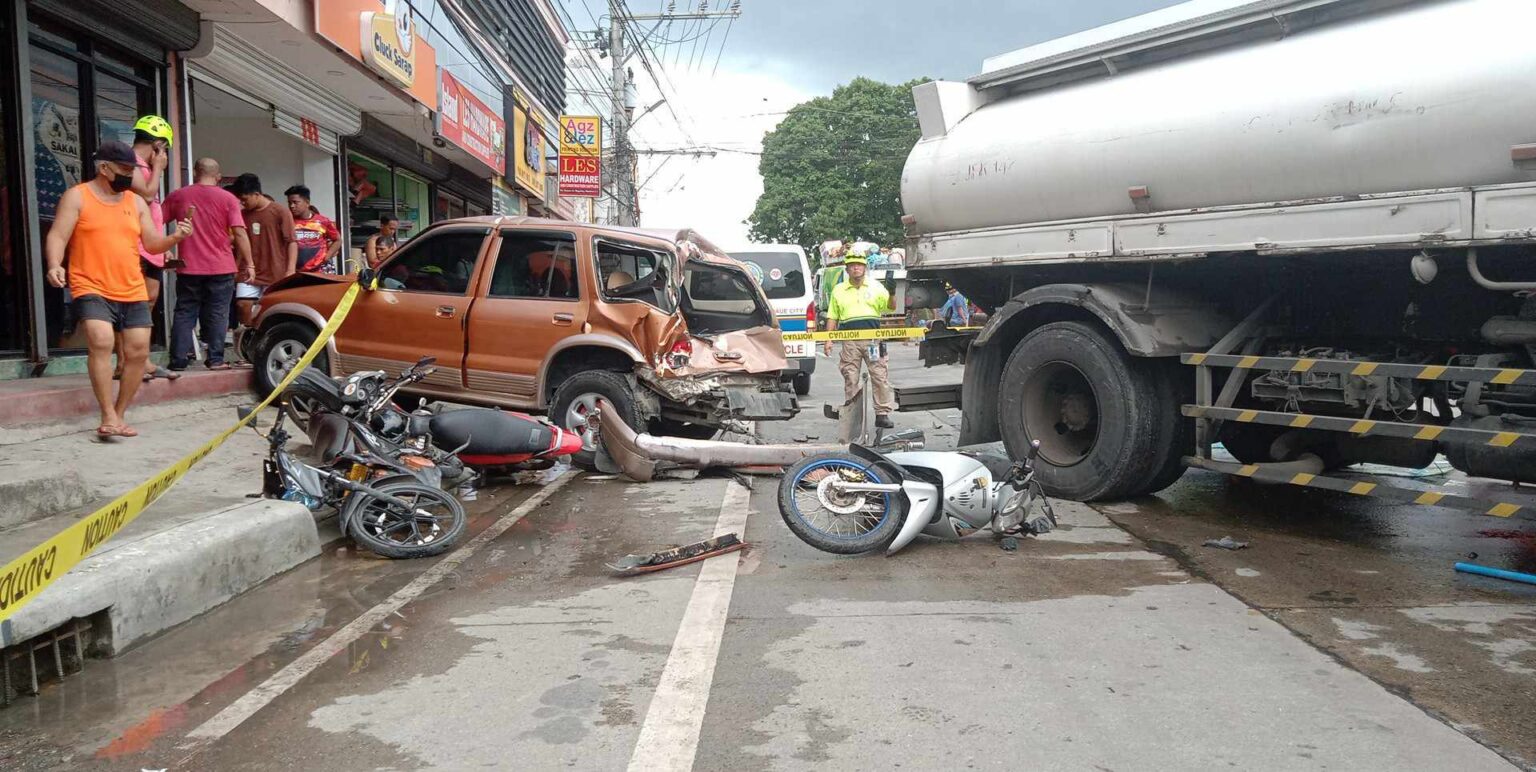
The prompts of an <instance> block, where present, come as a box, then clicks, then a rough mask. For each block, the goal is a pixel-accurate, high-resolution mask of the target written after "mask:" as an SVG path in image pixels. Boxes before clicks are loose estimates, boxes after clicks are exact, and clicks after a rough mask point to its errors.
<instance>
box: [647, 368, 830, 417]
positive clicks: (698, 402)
mask: <svg viewBox="0 0 1536 772" xmlns="http://www.w3.org/2000/svg"><path fill="white" fill-rule="evenodd" d="M636 375H638V376H639V378H640V381H641V382H642V383H644V384H645V385H646V386H647V387H648V388H650V389H651V390H652V391H654V392H656V393H657V394H659V395H661V397H662V398H663V399H664V400H666V404H664V405H663V406H662V412H663V414H664V415H665V414H670V415H671V417H676V418H680V419H682V420H687V421H692V422H702V423H707V424H712V425H718V424H720V423H721V422H724V421H732V420H735V421H784V420H787V419H790V418H794V417H795V414H796V413H799V412H800V403H799V402H798V401H796V400H795V394H794V392H793V391H792V390H791V389H790V388H789V387H787V386H786V385H784V383H783V382H782V381H780V380H779V378H778V376H777V375H776V374H767V375H757V374H746V373H722V374H718V375H695V376H687V377H682V378H661V377H658V376H657V375H655V373H652V372H648V371H647V370H646V369H644V368H637V369H636Z"/></svg>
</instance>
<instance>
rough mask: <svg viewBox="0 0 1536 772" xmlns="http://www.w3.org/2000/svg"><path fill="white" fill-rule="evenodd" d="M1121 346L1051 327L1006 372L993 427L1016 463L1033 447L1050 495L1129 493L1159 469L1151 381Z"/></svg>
mask: <svg viewBox="0 0 1536 772" xmlns="http://www.w3.org/2000/svg"><path fill="white" fill-rule="evenodd" d="M1156 380H1157V379H1155V378H1153V377H1152V376H1151V374H1150V373H1149V372H1148V371H1147V370H1146V369H1145V368H1142V367H1138V366H1137V363H1136V362H1135V361H1134V360H1133V359H1132V358H1131V357H1130V355H1128V354H1126V352H1125V350H1124V349H1122V348H1121V347H1120V345H1119V344H1118V343H1116V342H1115V341H1114V340H1112V339H1111V338H1110V337H1108V336H1107V335H1106V334H1104V333H1103V332H1100V331H1099V330H1098V329H1097V328H1095V327H1093V326H1091V325H1089V324H1085V323H1082V322H1052V323H1050V324H1046V325H1043V326H1041V327H1039V328H1037V329H1036V330H1034V331H1033V332H1031V333H1030V334H1029V335H1027V336H1025V338H1024V339H1023V340H1022V341H1020V342H1019V345H1018V347H1017V348H1015V349H1014V351H1013V354H1012V355H1011V356H1010V357H1009V358H1008V364H1007V365H1005V366H1004V368H1003V377H1002V382H1001V389H1000V392H1001V393H1000V395H999V398H998V428H999V429H1000V430H1001V432H1002V436H1003V444H1004V445H1005V446H1006V447H1007V448H1008V453H1009V455H1010V456H1011V457H1013V458H1023V457H1024V454H1025V453H1026V452H1027V449H1028V448H1029V444H1030V442H1031V441H1033V440H1039V441H1040V455H1039V459H1038V461H1037V463H1036V469H1037V470H1038V473H1039V475H1040V481H1041V484H1042V485H1044V486H1045V490H1046V492H1047V493H1048V494H1050V495H1052V496H1059V497H1061V498H1066V499H1072V500H1074V501H1095V500H1101V499H1115V498H1122V497H1125V496H1128V495H1132V494H1134V493H1136V492H1139V491H1140V490H1141V489H1144V488H1145V486H1146V485H1147V484H1148V483H1149V482H1150V481H1151V480H1152V479H1153V478H1154V477H1155V476H1156V473H1157V472H1159V471H1161V470H1162V464H1163V462H1164V460H1165V459H1164V458H1163V456H1161V455H1159V454H1158V453H1157V452H1156V445H1157V444H1158V442H1159V440H1160V439H1163V434H1162V432H1161V431H1160V429H1159V426H1160V423H1159V419H1160V416H1161V413H1162V410H1161V409H1160V408H1161V406H1160V405H1159V404H1158V403H1157V391H1158V389H1157V388H1156V384H1155V382H1156Z"/></svg>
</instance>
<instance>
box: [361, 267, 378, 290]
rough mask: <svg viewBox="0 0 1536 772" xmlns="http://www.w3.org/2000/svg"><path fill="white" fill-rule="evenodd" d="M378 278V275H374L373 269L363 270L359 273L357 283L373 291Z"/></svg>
mask: <svg viewBox="0 0 1536 772" xmlns="http://www.w3.org/2000/svg"><path fill="white" fill-rule="evenodd" d="M377 278H378V274H376V273H374V270H373V269H372V268H363V269H361V270H359V271H358V272H357V282H358V283H359V284H361V285H363V289H365V290H371V289H373V281H374V279H377Z"/></svg>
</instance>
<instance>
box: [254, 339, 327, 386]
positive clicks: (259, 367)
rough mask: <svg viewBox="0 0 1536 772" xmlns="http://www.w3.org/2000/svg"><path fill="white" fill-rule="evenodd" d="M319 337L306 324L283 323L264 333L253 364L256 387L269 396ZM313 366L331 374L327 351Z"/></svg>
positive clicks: (318, 356)
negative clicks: (254, 366)
mask: <svg viewBox="0 0 1536 772" xmlns="http://www.w3.org/2000/svg"><path fill="white" fill-rule="evenodd" d="M316 337H318V334H317V333H316V331H315V328H314V327H311V326H310V325H308V324H306V323H304V322H283V323H282V324H278V325H274V326H273V327H272V328H271V329H270V330H267V331H266V332H264V333H262V334H261V337H260V339H259V340H258V341H257V343H256V351H255V356H254V357H253V358H252V360H251V361H252V362H253V363H254V364H255V365H256V372H255V376H256V388H257V390H258V391H260V392H261V395H262V396H263V397H265V396H266V395H268V394H271V393H272V390H273V389H275V388H277V384H279V383H282V381H283V378H285V377H286V376H287V375H288V372H289V371H290V370H292V369H293V366H294V365H295V364H297V363H298V361H299V359H300V358H302V357H303V356H304V352H305V351H308V350H309V347H310V344H312V343H314V342H315V338H316ZM309 366H310V367H313V368H315V369H317V370H319V371H320V372H322V373H326V372H330V370H329V369H328V362H327V360H326V355H325V352H324V351H321V352H320V353H319V354H318V355H316V356H315V359H314V361H313V362H310V365H309Z"/></svg>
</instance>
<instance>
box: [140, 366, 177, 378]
mask: <svg viewBox="0 0 1536 772" xmlns="http://www.w3.org/2000/svg"><path fill="white" fill-rule="evenodd" d="M180 377H181V373H178V372H176V371H175V370H167V369H165V368H164V367H156V368H155V371H154V372H152V373H150V374H149V375H148V376H147V377H146V378H145V380H149V379H150V378H164V379H166V380H167V381H174V380H176V379H177V378H180Z"/></svg>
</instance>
